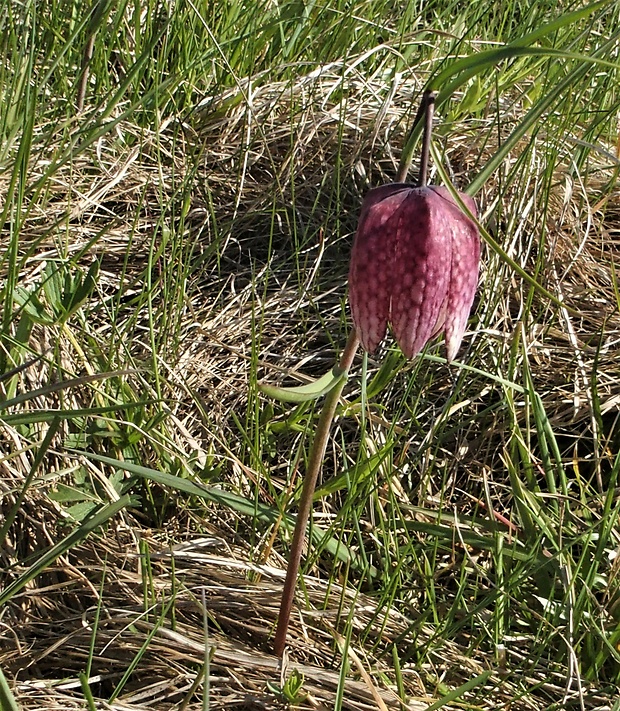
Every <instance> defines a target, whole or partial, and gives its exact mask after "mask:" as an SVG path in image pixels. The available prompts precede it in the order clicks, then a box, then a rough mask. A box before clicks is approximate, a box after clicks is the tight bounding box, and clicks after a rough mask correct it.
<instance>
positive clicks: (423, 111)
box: [396, 89, 437, 186]
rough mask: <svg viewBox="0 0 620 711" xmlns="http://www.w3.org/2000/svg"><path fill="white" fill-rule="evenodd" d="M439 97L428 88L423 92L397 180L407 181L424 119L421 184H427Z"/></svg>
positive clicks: (401, 158) (404, 149)
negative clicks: (434, 120)
mask: <svg viewBox="0 0 620 711" xmlns="http://www.w3.org/2000/svg"><path fill="white" fill-rule="evenodd" d="M436 98H437V92H436V91H430V90H429V89H427V90H426V91H425V92H424V94H422V101H421V102H420V108H419V109H418V113H417V114H416V117H415V119H414V120H413V124H412V125H411V129H410V131H409V135H408V136H407V140H406V141H405V146H404V148H403V152H402V154H401V157H400V164H399V166H398V172H397V173H396V182H397V183H405V182H407V174H408V173H409V168H410V167H411V162H412V161H413V151H414V149H415V143H416V141H415V140H414V139H416V138H417V136H419V133H418V130H417V129H418V125H419V124H420V122H421V121H422V119H424V139H423V143H422V156H421V159H420V185H422V186H423V185H426V176H427V173H428V156H429V153H430V145H431V130H432V127H433V113H434V109H435V99H436Z"/></svg>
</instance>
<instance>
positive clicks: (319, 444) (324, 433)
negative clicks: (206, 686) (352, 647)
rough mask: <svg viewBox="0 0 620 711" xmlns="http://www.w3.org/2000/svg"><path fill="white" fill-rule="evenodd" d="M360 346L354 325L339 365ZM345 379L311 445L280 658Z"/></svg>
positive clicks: (330, 397)
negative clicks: (319, 479) (326, 451)
mask: <svg viewBox="0 0 620 711" xmlns="http://www.w3.org/2000/svg"><path fill="white" fill-rule="evenodd" d="M358 345H359V339H358V337H357V333H356V332H355V329H354V328H352V329H351V333H350V334H349V340H348V341H347V345H346V346H345V349H344V351H343V353H342V356H341V358H340V368H341V369H342V370H343V371H344V372H345V373H347V372H348V371H349V368H350V367H351V364H352V363H353V358H354V356H355V352H356V351H357V347H358ZM345 382H346V379H345V378H342V380H341V381H340V382H339V383H338V384H337V385H336V386H335V387H334V388H333V389H332V390H330V391H329V392H328V393H327V395H326V396H325V402H324V404H323V409H322V410H321V414H320V416H319V422H318V424H317V428H316V433H315V435H314V441H313V442H312V447H311V448H310V459H309V461H308V470H307V472H306V476H305V477H304V485H303V490H302V492H301V499H300V500H299V509H298V511H297V519H296V521H295V531H294V533H293V542H292V543H291V552H290V554H289V561H288V567H287V569H286V579H285V581H284V589H283V590H282V599H281V601H280V614H279V615H278V626H277V628H276V636H275V639H274V642H273V648H274V652H275V653H276V654H277V655H278V656H279V657H281V656H282V654H283V652H284V647H285V645H286V633H287V630H288V623H289V619H290V617H291V609H292V607H293V599H294V597H295V586H296V584H297V574H298V573H299V564H300V562H301V553H302V549H303V544H304V538H305V535H306V526H307V523H308V518H309V516H310V509H311V508H312V499H313V495H314V490H315V488H316V482H317V479H318V476H319V472H320V471H321V465H322V463H323V456H324V455H325V449H326V448H327V441H328V439H329V431H330V428H331V424H332V420H333V419H334V415H335V413H336V406H337V405H338V400H339V399H340V393H341V392H342V388H343V387H344V384H345Z"/></svg>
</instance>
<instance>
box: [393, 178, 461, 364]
mask: <svg viewBox="0 0 620 711" xmlns="http://www.w3.org/2000/svg"><path fill="white" fill-rule="evenodd" d="M444 202H445V201H444V200H443V199H441V198H439V197H438V196H437V195H436V193H435V191H434V189H433V188H429V187H423V188H411V189H410V191H409V194H408V196H407V199H406V200H405V201H404V202H403V205H402V207H401V209H400V211H399V218H400V219H399V222H398V232H397V240H396V249H395V259H394V269H393V287H392V304H391V312H390V321H391V322H392V327H393V329H394V335H395V336H396V340H397V341H398V344H399V346H400V347H401V349H402V351H403V353H404V354H405V355H406V356H407V358H413V356H415V355H416V354H417V353H419V351H420V350H422V348H423V347H424V346H425V344H426V342H427V341H428V340H429V339H430V338H431V337H432V336H433V334H434V332H435V331H436V330H437V321H438V318H439V317H440V315H441V314H442V306H444V305H446V304H447V302H446V299H447V297H448V286H449V277H450V261H451V245H452V230H451V224H450V222H451V213H450V214H448V215H447V214H446V212H445V209H444Z"/></svg>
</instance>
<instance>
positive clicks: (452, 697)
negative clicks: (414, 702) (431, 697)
mask: <svg viewBox="0 0 620 711" xmlns="http://www.w3.org/2000/svg"><path fill="white" fill-rule="evenodd" d="M492 673H493V670H492V669H487V670H486V671H484V672H482V674H479V675H478V676H476V677H474V678H473V679H470V680H469V681H466V682H465V683H464V684H461V686H459V687H457V688H456V689H453V690H452V691H450V692H449V693H447V694H446V695H445V696H442V698H441V699H438V700H437V701H435V703H434V704H431V705H430V706H429V707H428V708H427V709H426V711H436V710H437V709H440V708H442V707H443V706H445V705H446V704H450V703H452V702H453V701H456V700H457V699H460V698H461V696H463V694H466V693H467V692H468V691H471V690H472V689H475V688H476V687H477V686H481V685H482V684H486V681H487V679H488V678H489V677H490V676H491V674H492Z"/></svg>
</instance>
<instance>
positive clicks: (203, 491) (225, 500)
mask: <svg viewBox="0 0 620 711" xmlns="http://www.w3.org/2000/svg"><path fill="white" fill-rule="evenodd" d="M71 451H72V452H74V453H75V454H80V455H81V456H83V457H88V458H89V459H93V460H94V461H96V462H102V463H103V464H108V465H109V466H111V467H116V468H117V469H122V470H123V471H127V472H129V473H130V474H135V475H137V476H140V477H143V478H144V479H149V480H150V481H154V482H156V483H158V484H161V485H162V486H168V487H170V488H171V489H175V490H176V491H182V492H184V493H186V494H189V495H190V496H200V497H201V498H203V499H206V500H207V501H213V502H214V503H218V504H222V505H224V506H227V507H228V508H230V509H232V510H233V511H237V512H238V513H241V514H244V515H245V516H249V517H251V518H254V519H256V520H258V521H260V522H262V523H266V524H273V523H276V522H277V521H279V520H281V519H284V520H285V521H286V522H287V524H288V526H289V527H290V528H291V529H292V528H293V526H294V525H295V517H294V516H290V515H287V514H284V515H282V514H281V513H280V512H279V511H278V510H277V509H274V508H272V507H270V506H265V505H264V504H260V503H258V502H256V501H250V500H249V499H245V498H243V497H242V496H238V495H237V494H232V493H231V492H229V491H224V490H223V489H219V488H218V487H215V486H205V485H204V484H198V483H196V482H193V481H190V480H189V479H182V478H181V477H178V476H174V475H173V474H166V473H165V472H161V471H157V470H156V469H150V468H148V467H143V466H141V465H139V464H133V463H132V462H121V461H120V460H118V459H112V457H105V456H104V455H102V454H94V453H93V452H85V451H83V450H79V449H73V450H71ZM312 538H313V539H314V541H315V544H317V545H322V546H323V547H324V548H325V550H327V552H328V553H329V554H330V555H332V556H333V557H334V558H336V559H337V560H340V561H342V562H344V563H349V564H350V565H351V566H353V567H354V568H356V569H359V567H360V566H361V561H360V560H359V558H358V556H357V555H356V554H355V553H353V551H351V550H349V548H347V546H345V545H344V543H342V542H341V541H338V540H337V539H336V538H334V537H332V536H329V534H328V533H327V532H325V531H324V530H323V529H321V528H319V526H317V525H316V524H313V526H312ZM326 538H327V543H324V541H325V539H326ZM370 575H376V570H375V569H374V568H373V569H372V570H371V571H370Z"/></svg>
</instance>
